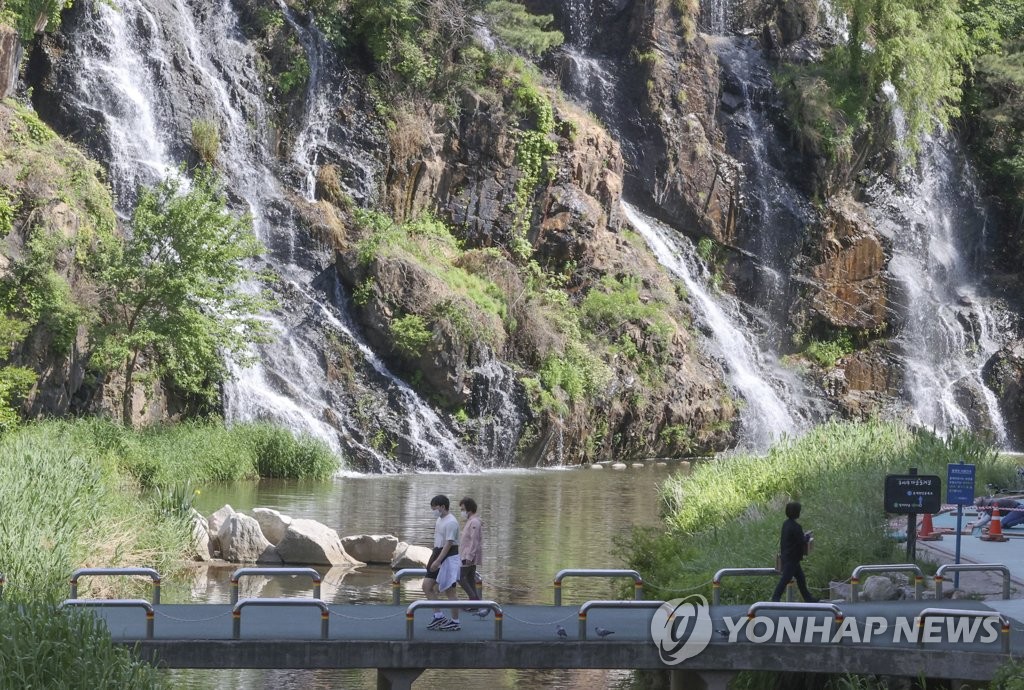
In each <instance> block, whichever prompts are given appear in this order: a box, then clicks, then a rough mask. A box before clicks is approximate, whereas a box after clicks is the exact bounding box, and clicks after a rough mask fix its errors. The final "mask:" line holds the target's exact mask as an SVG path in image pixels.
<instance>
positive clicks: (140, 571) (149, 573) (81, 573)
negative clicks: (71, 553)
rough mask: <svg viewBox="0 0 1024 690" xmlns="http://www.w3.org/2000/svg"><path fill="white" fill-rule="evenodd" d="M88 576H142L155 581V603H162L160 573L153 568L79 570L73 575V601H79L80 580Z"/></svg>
mask: <svg viewBox="0 0 1024 690" xmlns="http://www.w3.org/2000/svg"><path fill="white" fill-rule="evenodd" d="M86 575H121V576H135V575H142V576H144V577H148V578H149V579H151V580H152V581H153V603H154V604H159V603H160V573H158V572H157V571H155V570H153V569H152V568H79V569H78V570H76V571H75V572H73V573H71V599H72V600H79V599H78V580H79V579H80V578H82V577H85V576H86ZM112 601H135V600H134V599H120V600H112Z"/></svg>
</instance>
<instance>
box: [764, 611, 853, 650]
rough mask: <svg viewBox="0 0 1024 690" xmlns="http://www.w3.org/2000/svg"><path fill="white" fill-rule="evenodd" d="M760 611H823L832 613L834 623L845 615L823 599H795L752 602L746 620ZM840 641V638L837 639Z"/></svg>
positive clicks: (837, 623)
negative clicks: (813, 601)
mask: <svg viewBox="0 0 1024 690" xmlns="http://www.w3.org/2000/svg"><path fill="white" fill-rule="evenodd" d="M761 611H781V612H783V613H785V612H790V613H807V612H813V611H822V612H824V613H831V614H832V621H833V622H834V623H835V624H836V625H842V623H843V621H844V620H845V619H846V616H845V615H844V614H843V610H842V609H841V608H839V607H838V606H836V605H835V604H829V603H826V602H823V601H819V602H815V603H809V602H797V601H759V602H757V603H756V604H753V605H752V606H751V607H750V608H749V609H747V622H748V624H749V622H750V621H752V620H753V619H754V618H756V617H757V614H758V613H760V612H761ZM839 641H840V642H842V638H840V640H839Z"/></svg>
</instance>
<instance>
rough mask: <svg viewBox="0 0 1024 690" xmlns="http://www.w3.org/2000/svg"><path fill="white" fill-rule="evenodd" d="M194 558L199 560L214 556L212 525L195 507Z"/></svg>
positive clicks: (193, 517) (193, 522) (193, 514)
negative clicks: (211, 537) (211, 544)
mask: <svg viewBox="0 0 1024 690" xmlns="http://www.w3.org/2000/svg"><path fill="white" fill-rule="evenodd" d="M191 516H192V558H193V559H194V560H197V561H209V560H211V559H212V558H213V552H212V551H211V550H210V526H209V525H208V524H207V522H206V518H205V517H203V516H202V514H200V512H199V511H198V510H196V509H195V508H193V509H192V513H191Z"/></svg>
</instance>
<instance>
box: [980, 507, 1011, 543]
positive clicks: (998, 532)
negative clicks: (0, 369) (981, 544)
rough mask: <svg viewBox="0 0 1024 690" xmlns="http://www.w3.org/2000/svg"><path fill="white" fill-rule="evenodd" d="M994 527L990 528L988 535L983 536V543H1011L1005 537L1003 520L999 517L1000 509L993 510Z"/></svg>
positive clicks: (992, 523) (992, 522)
mask: <svg viewBox="0 0 1024 690" xmlns="http://www.w3.org/2000/svg"><path fill="white" fill-rule="evenodd" d="M990 524H991V525H992V526H991V527H989V528H988V534H983V535H981V540H982V541H1010V540H1009V539H1007V538H1006V537H1004V536H1003V518H1001V517H999V508H993V509H992V521H991V523H990Z"/></svg>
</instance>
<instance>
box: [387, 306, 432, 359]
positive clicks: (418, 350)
mask: <svg viewBox="0 0 1024 690" xmlns="http://www.w3.org/2000/svg"><path fill="white" fill-rule="evenodd" d="M389 329H390V331H391V337H392V338H393V339H394V342H395V347H397V348H398V349H399V350H401V351H402V352H404V353H405V354H407V355H408V356H410V357H419V356H420V355H422V354H423V348H425V347H426V346H427V344H428V343H429V342H430V338H431V333H430V330H429V329H428V328H427V324H426V322H424V321H423V318H422V317H421V316H418V315H416V314H406V315H405V316H400V317H399V318H397V319H395V320H393V321H392V322H391V324H390V325H389Z"/></svg>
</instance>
